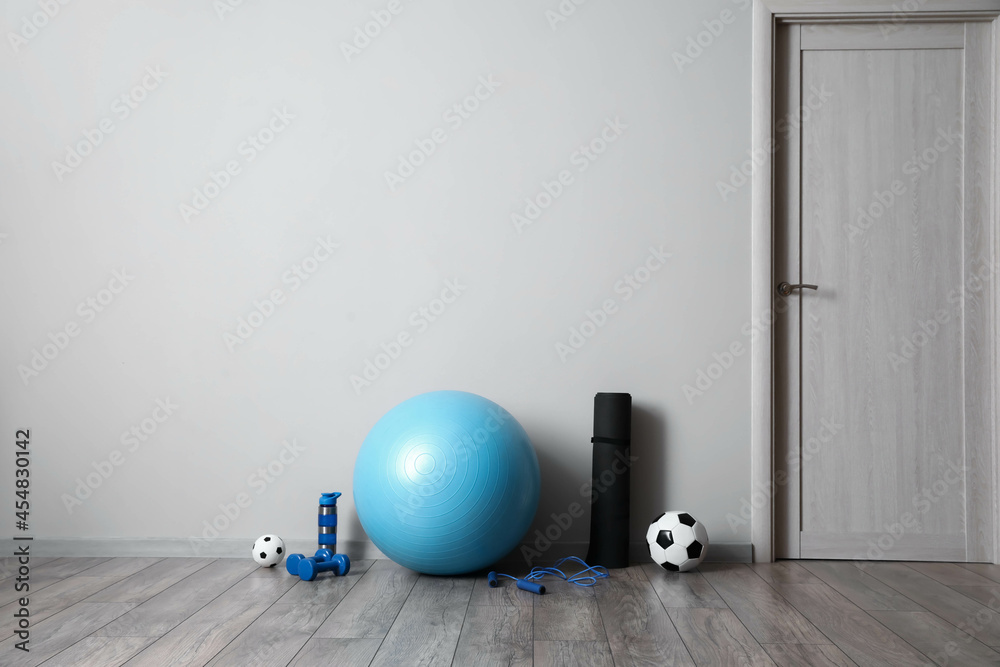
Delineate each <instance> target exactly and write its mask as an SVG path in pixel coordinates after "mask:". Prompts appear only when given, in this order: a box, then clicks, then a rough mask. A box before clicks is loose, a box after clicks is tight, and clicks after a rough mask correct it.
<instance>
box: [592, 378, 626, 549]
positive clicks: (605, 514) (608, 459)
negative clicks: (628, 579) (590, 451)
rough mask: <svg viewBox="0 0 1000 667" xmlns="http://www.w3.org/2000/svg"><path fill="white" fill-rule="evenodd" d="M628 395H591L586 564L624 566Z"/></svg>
mask: <svg viewBox="0 0 1000 667" xmlns="http://www.w3.org/2000/svg"><path fill="white" fill-rule="evenodd" d="M631 441H632V395H631V394H597V395H596V396H594V437H593V438H592V439H591V442H593V443H594V468H593V478H592V479H591V492H590V493H591V495H590V498H591V504H590V550H589V551H587V563H589V564H590V565H603V566H604V567H628V546H629V544H628V533H629V474H630V470H631V460H630V458H629V448H630V445H631Z"/></svg>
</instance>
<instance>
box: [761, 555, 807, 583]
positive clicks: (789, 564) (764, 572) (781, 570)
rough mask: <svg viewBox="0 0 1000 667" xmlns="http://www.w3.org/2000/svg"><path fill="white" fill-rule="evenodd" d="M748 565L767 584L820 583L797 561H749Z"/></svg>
mask: <svg viewBox="0 0 1000 667" xmlns="http://www.w3.org/2000/svg"><path fill="white" fill-rule="evenodd" d="M748 566H749V567H750V569H751V570H753V571H754V574H756V575H757V576H758V577H760V578H761V579H763V580H764V581H766V582H767V583H769V584H821V583H823V582H822V580H820V579H819V578H818V577H817V576H816V575H815V574H813V573H812V572H810V571H809V570H807V569H805V568H804V567H802V566H801V565H799V564H798V563H796V562H794V561H790V560H779V561H775V562H774V563H749V564H748Z"/></svg>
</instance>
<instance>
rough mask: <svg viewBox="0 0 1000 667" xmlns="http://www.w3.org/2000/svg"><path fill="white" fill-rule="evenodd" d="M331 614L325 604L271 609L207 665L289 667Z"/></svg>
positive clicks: (281, 606) (328, 606)
mask: <svg viewBox="0 0 1000 667" xmlns="http://www.w3.org/2000/svg"><path fill="white" fill-rule="evenodd" d="M329 614H330V605H325V604H279V603H275V604H273V605H271V606H270V607H269V608H268V609H267V611H265V612H264V613H263V614H261V615H260V617H258V618H257V620H255V621H254V622H253V623H251V624H250V625H249V626H248V627H247V629H246V630H244V631H243V632H242V633H240V636H239V637H237V638H236V639H234V640H233V641H232V642H230V643H229V645H228V646H226V648H224V649H223V650H222V651H221V652H220V653H219V654H218V655H217V656H215V657H214V658H213V659H212V660H211V661H209V662H208V665H209V666H210V667H224V666H225V667H258V666H259V667H274V666H275V665H287V664H288V663H289V662H291V661H292V659H293V658H294V657H295V655H296V654H297V653H298V652H299V650H300V649H302V647H303V646H305V643H306V642H307V641H309V638H310V637H312V635H313V633H314V632H316V629H317V628H318V627H319V626H320V625H321V624H322V623H323V621H325V620H326V617H327V616H329Z"/></svg>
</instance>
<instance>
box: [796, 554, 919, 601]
mask: <svg viewBox="0 0 1000 667" xmlns="http://www.w3.org/2000/svg"><path fill="white" fill-rule="evenodd" d="M801 565H802V567H803V568H805V569H807V570H809V571H810V572H812V573H813V574H815V575H816V576H817V577H819V578H820V579H822V580H823V582H824V583H825V584H827V585H828V586H830V588H832V589H833V590H835V591H837V592H838V593H840V594H841V595H843V596H844V597H845V598H847V599H848V600H850V601H851V602H853V603H854V604H855V605H856V606H858V607H860V608H861V609H864V610H866V611H874V610H879V611H923V610H924V608H923V607H921V606H920V605H919V604H917V603H916V602H914V601H913V600H911V599H910V598H908V597H906V596H905V595H903V594H902V593H900V592H899V591H897V590H896V589H895V588H892V587H891V586H887V585H886V584H884V583H882V582H881V581H879V580H878V579H876V578H875V577H873V576H871V575H869V574H866V573H865V572H863V571H862V570H861V569H860V568H858V567H857V565H855V564H854V563H853V562H851V561H821V560H816V561H802V562H801Z"/></svg>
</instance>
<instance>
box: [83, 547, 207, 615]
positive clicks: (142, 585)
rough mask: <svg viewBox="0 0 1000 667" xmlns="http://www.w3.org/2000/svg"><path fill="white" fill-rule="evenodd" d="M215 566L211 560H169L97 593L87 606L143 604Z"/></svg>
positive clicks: (88, 600)
mask: <svg viewBox="0 0 1000 667" xmlns="http://www.w3.org/2000/svg"><path fill="white" fill-rule="evenodd" d="M211 562H212V559H209V558H167V559H164V560H162V561H160V562H159V563H156V564H155V565H151V566H149V567H147V568H145V569H143V570H140V571H139V572H136V573H135V574H133V575H131V576H129V577H126V578H125V579H122V580H121V581H119V582H118V583H116V584H113V585H111V586H108V587H107V588H105V589H104V590H102V591H101V592H99V593H95V594H94V595H92V596H91V597H89V598H87V602H130V603H132V604H137V605H138V604H142V603H143V602H145V601H146V600H148V599H149V598H151V597H153V596H154V595H156V594H157V593H161V592H162V591H165V590H166V589H168V588H170V587H171V586H173V585H174V584H176V583H177V582H178V581H181V580H182V579H185V578H186V577H189V576H191V575H192V574H194V573H195V572H197V571H198V570H200V569H202V568H204V567H207V566H208V565H209V563H211Z"/></svg>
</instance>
